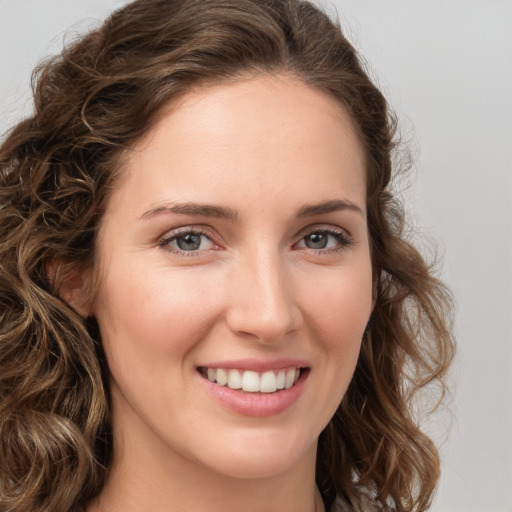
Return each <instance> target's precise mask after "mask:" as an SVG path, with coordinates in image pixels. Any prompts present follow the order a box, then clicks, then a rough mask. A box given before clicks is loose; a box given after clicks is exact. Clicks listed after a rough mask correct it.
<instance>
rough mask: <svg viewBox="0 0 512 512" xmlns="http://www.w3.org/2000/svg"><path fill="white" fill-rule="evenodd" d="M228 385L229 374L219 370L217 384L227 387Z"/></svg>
mask: <svg viewBox="0 0 512 512" xmlns="http://www.w3.org/2000/svg"><path fill="white" fill-rule="evenodd" d="M227 383H228V374H227V373H226V370H223V369H222V368H219V369H218V370H217V384H218V385H219V386H225V385H226V384H227Z"/></svg>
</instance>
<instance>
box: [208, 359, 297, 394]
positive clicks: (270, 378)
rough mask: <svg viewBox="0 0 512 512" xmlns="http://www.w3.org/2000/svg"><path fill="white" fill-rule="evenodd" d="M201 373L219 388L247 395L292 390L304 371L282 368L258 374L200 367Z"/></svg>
mask: <svg viewBox="0 0 512 512" xmlns="http://www.w3.org/2000/svg"><path fill="white" fill-rule="evenodd" d="M198 370H199V373H201V375H203V377H206V378H207V379H208V380H209V381H210V382H213V383H215V384H217V385H218V386H223V387H228V388H230V389H233V390H242V391H245V392H247V393H275V392H277V391H281V390H283V389H290V388H291V387H292V386H293V385H294V384H295V383H296V382H297V380H298V379H299V377H300V375H301V371H302V370H303V369H301V368H297V367H289V368H282V369H279V370H270V371H266V372H262V373H258V372H255V371H252V370H241V369H224V368H206V367H204V366H203V367H199V368H198Z"/></svg>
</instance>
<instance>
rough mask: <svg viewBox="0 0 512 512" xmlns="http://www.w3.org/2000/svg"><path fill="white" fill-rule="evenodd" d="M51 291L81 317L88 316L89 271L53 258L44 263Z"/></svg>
mask: <svg viewBox="0 0 512 512" xmlns="http://www.w3.org/2000/svg"><path fill="white" fill-rule="evenodd" d="M46 275H47V276H48V281H49V283H50V287H51V289H52V290H53V291H54V293H55V294H57V295H58V296H59V297H60V298H61V299H62V300H64V301H65V302H67V303H68V304H69V305H70V306H71V307H72V308H73V309H74V310H75V311H76V312H77V313H78V314H79V315H80V316H81V317H83V318H86V317H87V316H89V315H90V271H89V270H84V269H83V268H82V267H81V266H79V265H78V264H76V263H71V262H67V261H64V260H61V259H59V258H55V259H53V260H51V261H50V262H48V263H46Z"/></svg>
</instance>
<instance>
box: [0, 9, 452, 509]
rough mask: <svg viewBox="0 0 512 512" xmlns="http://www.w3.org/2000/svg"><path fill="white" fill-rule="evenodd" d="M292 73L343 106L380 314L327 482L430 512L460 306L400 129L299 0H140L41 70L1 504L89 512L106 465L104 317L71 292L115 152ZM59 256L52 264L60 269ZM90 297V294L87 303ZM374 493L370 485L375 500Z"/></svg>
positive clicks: (326, 492)
mask: <svg viewBox="0 0 512 512" xmlns="http://www.w3.org/2000/svg"><path fill="white" fill-rule="evenodd" d="M259 73H281V74H283V73H284V74H288V75H290V76H294V77H296V78H298V79H299V80H301V81H302V82H304V83H305V84H308V85H309V86H310V87H312V88H315V89H317V90H320V91H323V92H325V93H326V94H328V95H331V96H333V97H334V98H336V99H337V100H338V101H339V102H340V103H341V104H342V105H343V106H344V107H345V109H346V110H347V111H348V112H349V114H350V116H351V119H352V121H353V123H354V125H355V126H356V128H357V131H358V134H359V137H360V140H361V143H362V146H363V148H364V151H365V153H366V164H367V211H368V228H369V233H370V244H371V252H372V264H373V273H374V296H375V301H376V303H375V308H374V311H373V314H372V316H371V319H370V322H369V324H368V327H367V329H366V332H365V334H364V338H363V340H362V349H361V354H360V357H359V360H358V364H357V368H356V371H355V374H354V377H353V380H352V382H351V384H350V386H349V389H348V391H347V393H346V395H345V397H344V398H343V400H342V402H341V404H340V406H339V408H338V410H337V412H336V414H335V416H334V417H333V419H332V420H331V422H330V423H329V425H328V426H327V427H326V429H325V430H324V431H323V432H322V434H321V436H320V439H319V448H318V457H317V477H316V478H317V485H318V487H319V489H320V491H321V493H322V496H323V498H324V500H325V502H326V505H329V504H330V503H332V502H333V500H334V498H335V496H336V495H341V496H344V497H345V498H347V499H348V500H349V501H350V502H352V503H353V504H357V502H358V496H360V493H361V490H362V489H365V490H366V491H369V492H370V493H371V495H372V496H373V500H374V501H375V502H376V503H377V504H379V505H380V507H381V509H382V510H384V511H386V510H396V511H398V512H406V511H409V512H412V511H416V512H420V511H424V510H427V509H428V508H429V505H430V503H431V500H432V497H433V494H434V491H435V488H436V485H437V481H438V477H439V458H438V454H437V450H436V448H435V446H434V444H433V442H432V441H431V440H430V439H429V438H428V437H427V436H426V435H425V434H424V433H423V432H422V431H421V430H420V428H419V426H418V421H417V419H415V417H414V414H413V412H412V409H413V408H412V405H411V404H412V400H413V397H414V396H415V394H416V392H417V391H418V390H420V389H423V388H425V387H428V388H430V386H429V385H430V384H432V383H439V384H440V385H441V389H444V387H443V386H444V385H443V378H444V376H445V374H446V371H447V369H448V367H449V364H450V362H451V359H452V357H453V351H454V342H453V339H452V335H451V299H450V294H449V292H448V291H447V290H446V288H445V287H444V285H443V284H442V283H441V282H440V281H439V280H438V279H436V278H435V277H434V272H433V270H432V268H431V266H429V265H428V264H427V263H426V262H425V260H424V259H423V258H422V256H421V255H420V253H419V252H418V251H417V250H416V249H415V248H414V247H413V245H411V243H409V242H408V241H407V237H406V231H405V224H404V214H403V211H402V209H401V207H400V204H399V202H398V201H397V199H396V198H395V197H393V194H392V193H391V188H390V181H391V178H392V175H393V172H394V170H393V165H392V156H393V154H394V151H395V149H396V148H395V146H396V136H395V132H396V122H395V118H394V116H393V115H392V113H391V112H390V109H389V107H388V105H387V102H386V100H385V98H384V97H383V95H382V94H381V92H380V91H379V90H378V89H377V88H376V87H375V85H374V84H373V83H372V82H371V80H370V79H369V77H368V75H367V73H366V72H365V70H364V66H363V65H362V63H361V61H360V59H359V57H358V55H357V53H356V51H355V50H354V48H353V47H352V46H351V44H350V43H349V42H348V41H347V39H346V38H345V37H344V35H343V34H342V32H341V29H340V27H339V25H338V23H337V22H335V21H332V20H331V19H330V18H329V17H328V16H327V15H326V14H325V13H324V12H322V11H321V10H319V9H318V8H317V7H315V6H313V5H312V4H311V3H309V2H305V1H299V0H136V1H134V2H132V3H130V4H128V5H127V6H125V7H123V8H122V9H120V10H118V11H116V12H114V13H113V14H112V15H111V16H110V18H109V19H107V20H106V22H105V23H104V24H103V25H102V26H101V27H100V28H99V29H97V30H95V31H93V32H90V33H89V34H86V35H85V36H83V37H82V38H81V39H80V40H77V41H75V42H74V43H73V44H71V45H70V46H68V47H67V48H65V49H64V50H63V52H62V53H61V55H59V56H57V57H54V58H52V59H49V60H48V61H47V62H46V63H44V64H42V65H41V66H40V67H39V68H38V69H37V70H36V71H35V73H34V100H35V110H34V114H33V115H32V116H31V117H29V118H27V119H26V120H24V121H22V122H21V123H20V124H18V125H17V126H16V127H14V128H13V129H12V130H11V131H10V133H9V134H8V136H7V137H6V139H5V140H4V142H3V144H2V146H1V149H0V509H1V510H4V511H6V512H7V511H8V512H21V511H24V512H25V511H27V510H31V511H34V512H43V511H54V512H65V511H69V510H80V508H81V507H84V506H85V505H86V503H87V502H88V501H89V500H90V499H91V498H93V497H94V496H96V495H98V493H99V492H100V491H101V489H102V487H103V485H104V483H105V480H106V477H107V474H108V468H109V464H110V463H111V452H112V438H111V427H110V418H109V397H108V368H107V364H106V361H105V356H104V354H103V350H102V346H101V337H100V333H99V332H98V329H97V325H96V324H95V322H94V319H91V318H88V319H85V320H84V319H83V318H82V317H81V316H80V315H79V314H78V313H77V312H76V311H74V310H73V309H72V308H71V307H70V306H69V304H68V303H67V302H66V301H65V300H64V299H63V298H62V297H61V296H60V295H61V294H60V293H59V289H60V283H62V282H63V281H65V280H66V279H69V278H70V277H71V278H72V276H73V273H74V272H76V269H77V268H79V267H80V268H92V267H93V266H94V262H95V258H96V249H97V243H96V239H97V233H98V225H99V221H100V219H101V218H102V214H103V211H104V209H105V205H106V201H107V199H108V197H109V191H110V190H111V189H112V187H114V186H115V182H116V179H117V177H118V174H119V172H118V171H119V160H120V158H119V157H120V155H121V154H122V152H123V151H124V150H125V149H126V148H129V147H130V146H132V145H133V144H134V143H135V142H136V141H137V140H138V139H140V138H141V137H142V136H143V134H144V133H146V132H147V130H148V129H149V128H150V127H151V126H152V124H153V123H154V122H155V120H156V118H157V116H158V115H159V113H160V112H161V111H162V108H163V107H164V106H165V105H168V104H169V102H172V101H173V100H175V99H176V98H177V97H178V96H179V95H181V94H185V93H186V92H187V91H189V90H190V88H191V87H192V86H194V87H197V86H201V85H203V84H206V83H219V82H222V81H229V80H230V79H233V78H236V77H239V76H240V75H241V74H248V75H249V76H251V74H259ZM54 261H58V262H61V265H60V267H59V268H58V269H57V270H55V271H52V272H49V263H50V262H54ZM92 293H94V290H91V294H92ZM366 491H365V492H366Z"/></svg>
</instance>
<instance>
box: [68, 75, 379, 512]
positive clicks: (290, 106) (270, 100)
mask: <svg viewBox="0 0 512 512" xmlns="http://www.w3.org/2000/svg"><path fill="white" fill-rule="evenodd" d="M123 158H124V161H123V171H122V176H121V179H120V181H119V183H118V185H117V187H116V188H115V190H113V193H112V196H111V198H110V200H109V203H108V206H107V210H106V213H105V215H104V218H103V220H102V224H101V229H100V237H99V247H98V255H99V268H98V269H96V271H98V272H100V275H101V280H100V287H99V291H98V294H97V296H96V298H95V300H94V302H93V304H92V309H91V311H90V312H89V313H90V314H93V315H95V316H96V318H97V320H98V323H99V326H100V330H101V334H102V338H103V342H104V346H105V351H106V355H107V358H108V362H109V367H110V371H111V395H112V408H113V428H114V446H115V451H114V453H115V456H114V461H113V467H112V471H111V473H110V475H109V479H108V481H107V484H106V487H105V489H104V491H103V492H102V494H101V495H100V496H99V498H98V499H97V500H95V501H94V502H93V503H91V505H90V507H89V508H88V511H89V512H91V511H100V510H103V511H104V512H117V511H123V512H131V511H142V510H151V511H152V512H163V511H183V512H185V511H187V512H194V511H204V510H209V511H213V512H215V511H221V510H222V511H223V512H231V511H233V512H234V511H235V510H236V511H239V510H244V512H251V511H254V512H256V511H257V512H262V511H265V512H272V511H276V512H277V511H280V512H286V511H290V512H291V511H293V512H311V511H313V510H321V509H322V504H321V500H319V498H318V493H317V491H316V488H315V480H314V469H315V456H316V446H317V439H318V436H319V434H320V432H321V431H322V429H323V428H324V427H325V426H326V425H327V423H328V422H329V420H330V418H331V417H332V415H333V414H334V412H335V411H336V408H337V406H338V404H339V402H340V401H341V399H342V397H343V395H344V393H345V392H346V389H347V387H348V385H349V383H350V380H351V377H352V375H353V372H354V369H355V365H356V362H357V358H358V354H359V349H360V344H361V338H362V335H363V332H364V329H365V327H366V324H367V322H368V319H369V317H370V314H371V311H372V307H373V301H372V269H371V259H370V251H369V243H368V232H367V225H366V209H365V194H366V185H365V159H364V154H363V151H362V149H361V146H360V144H359V141H358V139H357V136H356V132H355V130H354V127H353V126H352V124H351V122H350V120H349V118H348V115H347V114H346V112H345V111H344V109H343V107H342V106H340V105H339V104H338V102H336V101H335V100H334V99H332V98H331V97H329V96H327V95H325V94H324V93H322V92H318V91H316V90H313V89H311V88H309V87H308V86H306V85H304V84H303V83H301V82H298V81H296V80H294V79H292V78H290V77H286V76H280V77H270V76H260V77H256V78H248V79H243V80H240V81H235V82H230V83H228V84H222V85H218V86H210V87H208V88H201V89H198V90H197V91H194V92H193V93H190V94H188V95H187V96H185V97H184V98H182V99H181V100H180V101H179V103H176V104H173V105H171V106H169V108H168V109H167V110H166V111H165V112H163V113H162V116H161V117H160V119H159V121H158V122H157V123H156V125H155V126H154V127H152V128H151V129H150V130H149V132H148V133H147V135H146V137H145V138H144V139H143V140H141V141H140V142H139V143H138V144H137V145H136V146H135V147H134V148H133V150H132V151H130V152H128V153H126V154H125V155H124V157H123ZM334 200H336V201H343V202H344V203H343V204H342V206H343V205H345V206H344V207H342V208H338V209H336V210H335V211H330V212H324V213H321V212H316V213H314V212H313V213H314V214H311V213H312V212H311V211H310V212H309V213H310V214H309V215H303V216H298V212H299V211H301V209H303V210H302V211H303V213H304V206H306V205H318V204H320V203H325V202H329V201H334ZM190 202H193V203H201V204H208V205H216V206H219V207H222V208H224V209H229V211H230V212H231V214H232V215H231V216H230V217H229V218H221V217H217V216H212V215H210V214H208V213H211V212H208V211H207V212H205V211H203V212H200V213H198V212H195V213H191V212H188V213H184V212H182V213H176V212H170V211H168V210H167V211H166V210H165V208H167V207H169V206H175V205H176V204H182V203H190ZM340 204H341V203H339V204H338V206H340ZM331 205H332V203H331ZM347 205H349V206H348V207H347ZM148 212H149V213H148ZM205 213H206V215H205ZM234 214H236V215H234ZM235 217H236V218H235ZM187 230H188V231H190V230H192V231H195V232H197V231H199V232H203V233H206V235H197V236H198V240H200V244H201V245H200V246H199V248H198V249H197V250H191V251H186V252H180V250H179V248H178V242H180V241H181V242H183V240H184V239H183V236H184V233H186V232H187ZM326 230H328V231H329V230H330V231H332V232H334V233H335V234H340V235H339V237H338V238H340V237H341V240H342V241H341V242H340V240H338V239H337V238H335V236H333V235H332V234H329V233H328V232H327V231H326ZM312 233H316V235H313V238H308V235H311V234H312ZM318 234H320V235H321V236H325V237H327V238H326V240H327V246H326V247H324V248H320V249H319V248H318V247H317V246H315V247H313V248H312V247H311V241H312V240H313V239H314V237H315V236H318ZM178 235H180V236H181V237H182V238H176V237H177V236H178ZM173 237H174V238H173ZM84 283H87V276H86V275H84ZM84 289H85V288H84ZM77 296H79V294H78V295H77V294H76V293H74V294H73V297H77ZM281 357H289V358H298V359H301V360H305V361H307V363H308V366H309V373H308V375H307V379H306V381H305V382H304V384H303V388H302V392H301V393H300V396H299V397H298V399H297V400H296V401H295V402H294V403H293V405H292V406H290V407H288V408H287V409H286V410H284V411H283V412H281V413H279V414H274V415H270V416H264V417H249V416H245V415H243V414H239V413H236V412H234V411H232V410H228V409H226V408H225V407H224V406H222V405H221V404H219V402H218V401H216V400H215V399H214V398H212V396H211V395H210V394H209V393H208V392H207V391H206V388H205V386H204V379H203V377H202V376H201V375H200V374H199V372H198V369H197V368H198V366H202V365H205V366H207V365H208V363H209V362H213V361H226V360H233V359H247V358H250V359H252V360H257V361H263V362H268V361H272V360H275V359H276V358H281Z"/></svg>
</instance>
